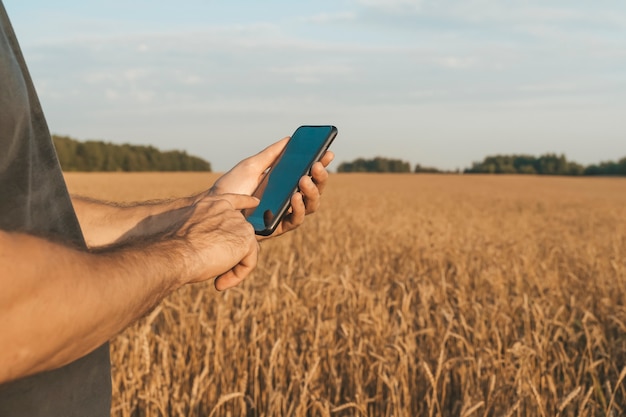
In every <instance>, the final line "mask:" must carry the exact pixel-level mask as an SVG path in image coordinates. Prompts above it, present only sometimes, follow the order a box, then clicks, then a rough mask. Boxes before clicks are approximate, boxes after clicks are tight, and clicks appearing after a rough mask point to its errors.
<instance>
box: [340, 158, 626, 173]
mask: <svg viewBox="0 0 626 417" xmlns="http://www.w3.org/2000/svg"><path fill="white" fill-rule="evenodd" d="M411 171H412V172H414V173H418V174H419V173H436V174H450V173H457V174H459V173H461V171H460V170H459V169H457V170H455V171H445V170H440V169H437V168H433V167H426V166H422V165H420V164H417V165H415V167H414V168H413V170H411V165H410V164H409V163H408V162H405V161H402V160H399V159H388V158H382V157H376V158H372V159H364V158H358V159H355V160H354V161H352V162H342V163H341V164H340V165H339V167H338V168H337V172H411ZM463 172H464V173H466V174H535V175H598V176H626V157H624V158H622V159H620V160H619V161H617V162H613V161H606V162H601V163H599V164H593V165H589V166H583V165H581V164H579V163H576V162H572V161H568V160H567V158H565V155H556V154H551V153H549V154H545V155H542V156H540V157H536V156H531V155H495V156H487V157H486V158H485V159H484V160H483V161H482V162H474V163H473V164H472V167H471V168H466V169H465V170H464V171H463Z"/></svg>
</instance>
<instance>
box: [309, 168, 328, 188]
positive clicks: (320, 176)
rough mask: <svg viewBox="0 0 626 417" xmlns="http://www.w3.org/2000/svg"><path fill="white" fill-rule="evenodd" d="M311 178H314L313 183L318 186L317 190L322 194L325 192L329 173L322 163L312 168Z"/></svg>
mask: <svg viewBox="0 0 626 417" xmlns="http://www.w3.org/2000/svg"><path fill="white" fill-rule="evenodd" d="M311 176H312V177H313V182H314V183H315V184H316V185H317V189H318V191H319V193H320V195H321V194H322V192H324V188H325V187H326V182H327V180H328V171H326V169H325V168H324V166H323V165H322V164H321V163H320V162H316V163H315V164H314V165H313V168H311Z"/></svg>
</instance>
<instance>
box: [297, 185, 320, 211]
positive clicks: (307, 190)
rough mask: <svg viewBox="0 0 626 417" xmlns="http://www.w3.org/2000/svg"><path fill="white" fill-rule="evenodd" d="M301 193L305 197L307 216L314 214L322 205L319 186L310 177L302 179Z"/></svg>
mask: <svg viewBox="0 0 626 417" xmlns="http://www.w3.org/2000/svg"><path fill="white" fill-rule="evenodd" d="M298 187H300V192H301V193H302V195H303V197H304V198H303V200H304V206H305V214H310V213H314V212H315V211H316V210H317V209H318V207H319V205H320V191H319V189H318V186H316V185H315V183H313V180H312V179H311V178H309V177H302V178H300V182H299V183H298Z"/></svg>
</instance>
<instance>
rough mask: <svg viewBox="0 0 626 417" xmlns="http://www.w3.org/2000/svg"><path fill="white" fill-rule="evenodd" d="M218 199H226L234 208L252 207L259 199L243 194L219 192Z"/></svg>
mask: <svg viewBox="0 0 626 417" xmlns="http://www.w3.org/2000/svg"><path fill="white" fill-rule="evenodd" d="M217 199H219V200H226V201H228V202H229V203H230V204H231V205H232V206H233V209H235V210H243V209H249V208H254V207H256V206H258V205H259V201H260V200H259V199H258V198H256V197H252V196H249V195H245V194H220V196H219V197H217Z"/></svg>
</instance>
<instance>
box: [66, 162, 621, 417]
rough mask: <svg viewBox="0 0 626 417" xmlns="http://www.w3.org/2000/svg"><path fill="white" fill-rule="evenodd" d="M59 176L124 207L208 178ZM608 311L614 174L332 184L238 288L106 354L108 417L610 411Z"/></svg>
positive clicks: (613, 405)
mask: <svg viewBox="0 0 626 417" xmlns="http://www.w3.org/2000/svg"><path fill="white" fill-rule="evenodd" d="M66 178H67V182H68V187H69V189H70V191H71V192H72V193H76V194H82V195H88V196H91V197H95V198H100V199H105V200H109V201H116V202H130V201H139V200H146V199H162V198H175V197H177V196H182V195H187V194H190V193H196V192H200V191H202V190H203V189H205V188H207V187H209V186H210V185H211V184H212V183H213V182H214V181H215V179H216V178H217V175H216V174H206V173H167V174H165V173H146V174H117V173H116V174H102V173H92V174H79V173H69V174H67V175H66ZM625 304H626V180H625V179H618V178H567V177H537V176H479V175H476V176H469V175H416V174H406V175H404V174H397V175H396V174H333V175H331V177H330V180H329V184H328V187H327V189H326V192H325V194H324V196H323V202H322V206H321V208H320V210H319V212H317V213H315V214H314V215H312V216H309V217H308V218H307V221H306V223H305V224H304V225H303V226H302V227H301V228H299V229H298V230H297V231H294V232H292V233H289V234H287V235H284V236H281V237H280V238H277V239H271V240H269V241H265V242H263V243H262V244H261V252H260V259H259V265H258V267H257V269H256V270H255V272H254V273H253V275H252V276H251V277H249V279H247V280H246V281H245V282H244V283H243V284H242V285H241V286H239V287H237V288H235V289H232V290H229V291H226V292H223V293H218V292H216V291H215V290H214V289H213V285H212V283H204V284H196V285H192V286H188V287H185V288H183V289H181V290H180V291H178V292H176V293H174V294H172V295H170V296H169V297H168V298H166V299H165V300H164V301H163V302H162V303H161V304H160V305H159V306H158V307H157V308H156V309H155V310H154V311H152V312H151V313H150V314H149V315H148V316H147V317H145V318H144V319H142V320H141V321H139V322H138V323H136V324H135V325H133V326H132V327H130V328H128V329H127V330H126V331H125V332H123V333H122V334H120V335H119V336H117V337H116V338H115V339H114V340H113V341H112V347H111V355H112V361H113V392H114V394H113V403H114V404H113V412H112V415H113V416H210V417H213V416H386V417H391V416H531V415H532V416H555V415H561V416H578V415H582V416H584V415H587V416H608V415H615V416H617V415H624V414H626V385H625V384H626V383H625V381H624V379H625V377H626V307H625Z"/></svg>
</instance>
